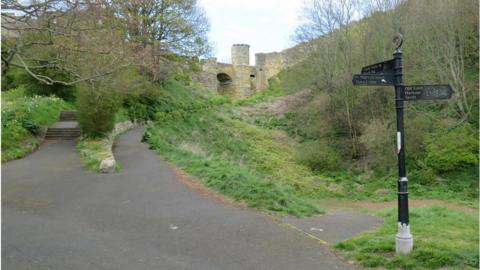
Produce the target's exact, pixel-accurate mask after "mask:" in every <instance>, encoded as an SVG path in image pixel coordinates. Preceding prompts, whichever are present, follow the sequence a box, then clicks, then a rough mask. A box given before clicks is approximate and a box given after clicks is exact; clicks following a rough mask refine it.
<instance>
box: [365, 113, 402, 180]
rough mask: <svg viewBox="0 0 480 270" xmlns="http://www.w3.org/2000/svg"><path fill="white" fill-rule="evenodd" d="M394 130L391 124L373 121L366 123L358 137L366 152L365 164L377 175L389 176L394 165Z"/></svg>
mask: <svg viewBox="0 0 480 270" xmlns="http://www.w3.org/2000/svg"><path fill="white" fill-rule="evenodd" d="M394 134H395V130H394V127H392V124H391V123H390V124H387V123H382V122H381V121H379V120H374V121H372V122H371V123H368V124H367V126H366V127H365V130H364V132H363V134H362V136H361V137H360V142H361V143H363V144H364V145H365V147H366V149H367V151H368V154H367V162H368V166H369V167H370V168H374V170H375V171H376V172H377V174H378V175H385V174H387V175H388V174H389V173H390V172H391V171H393V170H394V168H395V165H396V149H395V135H394Z"/></svg>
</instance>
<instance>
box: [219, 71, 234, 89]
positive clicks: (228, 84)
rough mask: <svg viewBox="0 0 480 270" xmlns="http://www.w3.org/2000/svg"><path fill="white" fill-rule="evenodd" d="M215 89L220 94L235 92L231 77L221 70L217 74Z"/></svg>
mask: <svg viewBox="0 0 480 270" xmlns="http://www.w3.org/2000/svg"><path fill="white" fill-rule="evenodd" d="M217 81H218V84H217V91H218V93H219V94H221V95H233V94H234V93H235V87H234V84H233V79H232V77H231V76H230V75H228V74H227V73H224V72H221V73H218V74H217Z"/></svg>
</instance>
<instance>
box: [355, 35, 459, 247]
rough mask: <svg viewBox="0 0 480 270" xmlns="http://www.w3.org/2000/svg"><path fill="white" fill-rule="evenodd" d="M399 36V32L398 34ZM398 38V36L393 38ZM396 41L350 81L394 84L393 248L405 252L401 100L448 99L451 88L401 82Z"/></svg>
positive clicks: (407, 227) (407, 244)
mask: <svg viewBox="0 0 480 270" xmlns="http://www.w3.org/2000/svg"><path fill="white" fill-rule="evenodd" d="M400 38H401V35H400ZM397 42H398V40H397ZM402 43H403V40H401V42H399V43H398V44H399V45H398V46H397V48H396V50H395V52H394V53H393V59H391V60H387V61H384V62H380V63H377V64H373V65H369V66H365V67H363V68H362V74H356V75H353V79H352V82H353V84H354V85H359V86H362V85H372V86H383V85H393V86H394V87H395V108H396V111H397V157H398V182H397V189H398V191H397V197H398V232H397V234H396V237H395V249H396V252H397V253H398V254H407V253H409V252H410V251H412V249H413V237H412V234H411V233H410V225H409V213H408V188H407V183H408V179H407V170H406V168H405V136H404V132H403V129H404V128H403V101H404V100H405V101H412V100H437V99H449V98H450V97H451V96H452V94H453V90H452V87H451V86H450V85H448V84H439V85H403V66H402V52H401V51H400V47H401V45H402Z"/></svg>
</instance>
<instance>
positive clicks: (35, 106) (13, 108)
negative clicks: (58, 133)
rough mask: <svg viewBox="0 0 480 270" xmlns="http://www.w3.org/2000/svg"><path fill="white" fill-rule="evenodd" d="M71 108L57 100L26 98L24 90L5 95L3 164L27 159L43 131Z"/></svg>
mask: <svg viewBox="0 0 480 270" xmlns="http://www.w3.org/2000/svg"><path fill="white" fill-rule="evenodd" d="M67 107H68V104H67V103H65V102H64V101H63V100H62V99H60V98H56V97H40V96H34V97H25V96H24V91H23V87H17V88H15V89H10V90H9V91H7V92H5V93H4V94H2V161H7V160H11V159H14V158H19V157H22V156H24V155H25V154H26V153H28V152H31V151H32V150H33V149H35V147H36V146H37V145H38V144H39V143H40V140H41V137H40V136H37V135H40V134H41V132H42V131H43V130H44V129H45V128H46V127H47V126H49V125H51V124H52V123H54V122H55V121H57V119H58V115H59V111H60V110H62V109H65V108H67Z"/></svg>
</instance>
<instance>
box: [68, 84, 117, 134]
mask: <svg viewBox="0 0 480 270" xmlns="http://www.w3.org/2000/svg"><path fill="white" fill-rule="evenodd" d="M119 101H120V98H119V95H118V93H116V92H115V91H113V90H112V89H109V88H104V87H102V86H100V87H95V88H93V87H91V86H89V85H85V84H82V85H81V86H79V89H78V94H77V109H78V116H77V118H78V123H79V124H80V127H81V128H82V131H83V133H84V134H85V135H86V136H88V137H103V136H106V135H107V134H108V133H109V132H110V131H112V129H113V128H114V126H115V114H116V112H117V111H118V110H119V107H120V102H119Z"/></svg>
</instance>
